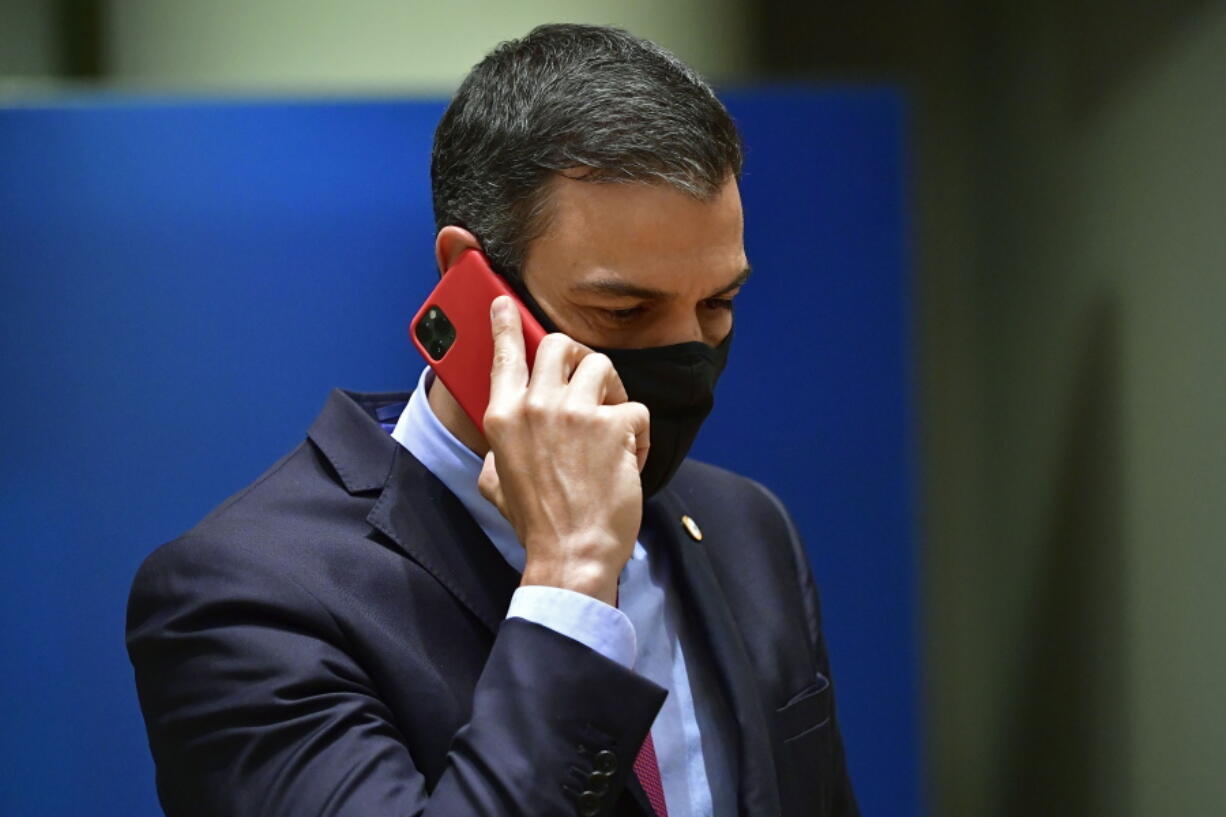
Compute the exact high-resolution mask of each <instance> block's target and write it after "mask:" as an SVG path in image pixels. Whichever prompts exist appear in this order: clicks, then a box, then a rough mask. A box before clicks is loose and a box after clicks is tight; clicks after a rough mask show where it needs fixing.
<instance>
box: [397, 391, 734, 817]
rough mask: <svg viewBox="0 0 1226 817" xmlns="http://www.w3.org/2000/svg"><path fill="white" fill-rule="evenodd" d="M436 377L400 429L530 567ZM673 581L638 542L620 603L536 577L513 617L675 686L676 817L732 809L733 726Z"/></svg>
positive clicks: (667, 710)
mask: <svg viewBox="0 0 1226 817" xmlns="http://www.w3.org/2000/svg"><path fill="white" fill-rule="evenodd" d="M433 380H434V373H433V372H432V371H431V370H430V369H429V368H428V367H427V368H426V370H425V371H424V372H422V376H421V379H420V381H419V382H418V387H417V389H416V390H415V391H414V392H413V394H412V396H411V397H410V399H409V402H408V405H406V406H405V408H404V411H402V412H401V414H400V418H399V420H398V421H397V423H396V426H395V428H394V429H393V430H392V436H393V437H394V438H395V440H396V441H397V442H398V443H400V444H401V445H403V446H404V447H405V448H407V449H408V450H409V453H411V454H412V455H413V456H414V457H416V458H417V459H418V460H419V461H420V462H421V463H422V465H424V466H425V467H426V468H427V469H428V470H429V471H430V472H431V473H433V474H434V475H435V476H436V477H438V478H439V480H440V481H441V482H442V483H443V484H444V485H446V486H447V488H448V489H449V490H450V491H451V492H452V493H453V494H455V495H456V497H457V498H458V499H459V500H460V502H461V503H463V505H464V507H465V508H466V509H467V510H468V512H469V513H470V514H471V515H472V517H473V519H474V520H476V522H477V524H478V525H479V526H480V527H481V529H482V530H483V531H484V532H485V535H486V536H488V537H489V539H490V541H491V542H493V544H494V546H495V547H496V548H497V549H498V552H499V553H501V554H502V556H503V558H504V559H506V560H507V562H508V563H509V564H510V565H511V567H513V568H515V570H517V571H520V572H522V571H523V569H524V549H523V547H522V546H521V545H520V543H519V540H518V539H517V538H516V536H515V531H514V529H513V528H512V527H511V524H510V523H509V522H508V521H507V520H506V519H505V518H504V517H503V516H502V514H501V513H499V512H498V509H497V508H495V507H494V506H493V505H492V504H491V503H490V502H488V501H487V500H486V499H485V497H483V496H481V492H480V491H479V490H478V488H477V477H478V476H479V475H480V473H481V465H482V459H481V458H480V457H478V456H477V455H476V454H475V453H473V452H472V451H471V450H469V449H468V448H467V447H466V446H465V445H464V444H463V443H461V442H460V441H459V440H458V439H456V437H455V435H453V434H452V433H451V432H450V431H448V430H447V428H446V426H444V425H443V424H442V423H441V422H440V421H439V419H438V418H437V417H435V415H434V412H433V410H432V409H431V408H430V401H429V400H428V399H427V390H428V389H429V387H430V385H431V384H432V383H433ZM670 589H671V578H670V575H669V565H668V561H667V560H666V559H665V558H663V556H662V554H652V553H649V552H648V551H647V549H646V548H644V547H643V545H642V544H641V543H639V542H635V543H634V552H633V553H632V554H631V556H630V560H629V561H628V562H627V563H626V567H625V569H624V570H623V571H622V575H621V577H620V579H619V582H618V604H619V605H620V609H618V608H617V607H611V606H609V605H607V604H605V603H604V602H602V601H599V600H598V599H595V598H592V597H591V596H587V595H584V594H582V593H576V592H573V591H570V590H564V589H562V588H558V587H538V586H528V587H520V588H518V589H516V591H515V593H514V595H513V596H512V597H511V605H510V607H509V608H508V609H507V615H506V617H507V618H524V619H527V620H528V621H533V622H535V623H537V624H540V625H542V626H545V627H549V628H550V629H552V630H554V631H556V632H559V633H561V634H562V635H565V636H567V637H569V638H573V639H575V640H576V641H579V642H580V643H582V644H584V645H586V646H588V647H590V648H591V649H593V650H596V651H597V652H599V653H601V654H602V655H604V656H606V657H608V658H610V659H612V660H614V661H617V662H619V663H621V664H622V665H624V666H626V667H630V668H632V669H633V670H634V671H635V672H638V673H639V674H640V675H643V676H644V677H646V678H648V679H650V680H651V681H654V682H655V683H657V684H659V685H660V686H662V687H664V688H665V689H667V690H668V696H667V698H665V700H664V705H663V706H662V707H661V709H660V713H659V715H657V716H656V720H655V723H653V724H652V727H651V737H652V741H653V742H654V744H655V749H656V757H657V760H658V761H659V764H660V781H661V783H662V784H663V786H664V798H665V801H666V803H667V806H668V813H669V817H732V815H735V814H736V808H737V802H736V792H737V786H736V779H735V768H736V767H735V757H734V755H733V750H734V744H733V740H734V739H735V738H734V735H735V733H734V732H733V729H734V727H733V725H732V723H731V718H730V714H729V713H728V712H727V711H726V710H725V709H724V708H723V705H722V702H721V699H720V697H719V694H718V679H717V678H716V677H715V676H714V673H713V671H712V668H711V667H710V666H708V661H706V660H703V659H702V658H701V657H700V656H699V655H698V654H697V653H696V651H693V650H689V649H687V648H686V647H685V645H684V643H683V641H686V640H685V639H682V637H681V634H682V632H683V631H684V630H685V629H686V626H685V621H684V618H683V616H682V610H681V605H680V603H679V602H678V600H677V597H676V593H674V592H668V591H669V590H670ZM688 643H691V644H692V643H693V641H692V640H689V641H688Z"/></svg>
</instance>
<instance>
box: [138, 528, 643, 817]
mask: <svg viewBox="0 0 1226 817" xmlns="http://www.w3.org/2000/svg"><path fill="white" fill-rule="evenodd" d="M127 643H128V651H129V655H130V658H131V660H132V664H133V667H134V669H135V673H136V684H137V692H138V695H139V697H140V703H141V709H142V711H143V712H144V715H145V722H146V727H147V730H148V734H149V743H150V748H151V750H152V752H153V757H154V760H155V763H156V766H157V785H158V794H159V798H160V799H161V802H162V807H163V809H164V810H165V812H166V814H167V815H168V817H188V816H189V815H190V816H192V817H197V816H198V817H204V816H205V815H210V816H211V815H218V816H220V815H226V816H227V817H245V816H246V815H252V816H254V815H262V816H264V817H274V816H275V815H286V816H287V817H288V815H295V817H296V816H297V815H304V814H312V815H315V814H319V815H335V816H336V817H340V815H353V816H354V817H358V816H359V815H360V817H382V816H383V815H388V817H390V815H396V816H397V817H409V816H411V815H421V816H422V817H429V816H432V815H449V817H466V815H482V816H483V817H495V816H496V815H498V816H501V815H540V816H542V817H544V816H545V815H567V817H571V815H574V814H576V813H577V812H578V811H581V809H580V808H579V806H580V805H581V803H579V802H578V801H579V798H580V796H581V795H583V793H584V792H585V791H587V792H588V796H587V801H586V802H587V805H588V806H589V807H592V806H593V805H594V806H595V807H596V811H595V812H594V813H596V814H608V813H609V810H610V808H612V803H613V801H615V800H616V799H617V796H618V793H619V792H620V791H621V788H622V786H623V785H624V783H625V780H626V776H627V774H628V772H629V769H630V767H631V762H632V760H633V758H634V755H635V753H636V751H637V749H638V747H639V745H640V744H641V743H642V741H643V739H644V738H645V736H646V734H647V732H648V729H649V728H650V725H651V722H652V720H654V718H655V715H656V712H657V711H658V710H659V707H660V705H661V703H662V702H663V699H664V690H662V689H661V688H660V687H658V686H656V685H655V684H652V683H651V682H650V681H647V680H646V679H644V678H642V677H641V676H638V675H636V674H634V673H633V672H631V671H630V670H628V669H626V668H625V667H622V666H621V665H619V664H618V663H616V662H615V661H611V660H609V659H607V658H605V657H603V656H601V655H600V654H598V653H596V652H594V651H593V650H591V649H589V648H587V647H585V646H583V645H582V644H580V643H578V642H576V641H574V640H572V639H570V638H567V637H565V636H563V635H560V634H558V633H556V632H554V631H552V630H550V629H548V628H546V627H542V626H540V625H538V624H534V623H532V622H528V621H524V620H521V619H510V620H507V621H504V622H503V623H502V626H501V628H500V630H499V633H498V635H497V638H496V639H495V642H494V646H493V649H492V651H491V653H490V655H489V658H488V661H487V663H486V666H485V668H484V670H483V673H482V675H481V678H480V680H479V681H478V683H477V686H476V690H475V693H474V697H473V703H472V715H471V718H470V720H469V722H468V723H467V724H466V725H465V726H464V727H462V728H461V729H460V730H459V731H458V732H457V733H456V734H455V735H454V736H453V737H452V741H451V749H450V752H449V753H448V757H447V765H446V768H445V770H444V772H443V773H442V775H441V776H439V777H438V778H437V780H436V781H435V785H433V787H430V788H429V789H428V787H427V781H426V779H425V777H424V776H423V774H422V773H421V772H420V771H419V770H418V768H417V766H416V765H415V764H414V762H413V758H412V757H411V755H410V752H409V750H408V748H407V746H408V743H407V741H406V740H405V739H404V736H403V735H401V734H400V733H399V731H398V728H397V726H396V724H395V721H394V719H393V717H392V714H391V712H390V711H389V709H388V708H387V706H386V704H385V703H384V702H383V701H382V700H381V698H380V696H379V693H378V690H377V689H375V687H374V684H373V683H372V682H371V679H370V678H369V677H368V676H367V675H366V673H365V672H364V671H363V669H362V668H361V666H360V665H359V662H358V661H357V660H356V659H355V658H354V656H353V651H352V650H351V649H350V648H349V647H348V645H347V643H346V637H345V633H344V632H343V630H342V628H341V627H340V626H339V624H338V623H337V622H336V621H335V620H334V619H333V618H332V617H331V615H330V614H329V613H328V612H327V611H326V610H325V609H324V608H323V607H322V606H321V605H320V604H319V603H318V601H317V600H316V599H315V597H314V596H313V595H311V594H310V593H309V592H307V591H306V590H305V589H304V588H303V587H302V586H300V585H299V584H298V583H296V582H295V581H294V580H293V579H292V578H291V577H290V575H289V574H288V572H287V571H285V570H283V569H277V568H275V567H273V566H271V565H266V564H263V562H262V561H261V559H260V558H259V557H258V555H257V554H253V553H251V552H247V551H238V550H236V549H235V548H232V547H227V548H218V547H211V546H210V545H209V543H207V542H202V541H199V540H191V539H190V538H185V539H181V540H178V541H176V542H175V543H172V546H167V547H166V548H163V549H161V550H159V551H158V552H156V553H155V554H154V555H153V556H151V557H150V558H149V559H148V560H146V562H145V564H144V565H143V566H142V567H141V569H140V571H139V572H138V574H137V577H136V580H135V582H134V584H133V588H132V593H131V596H130V598H129V604H128V637H127ZM593 689H599V690H600V693H599V694H593V693H592V692H591V690H593ZM420 705H421V706H422V707H429V706H430V705H431V702H430V701H428V700H422V701H421V702H420ZM601 752H608V753H611V755H612V757H613V758H614V759H616V760H617V761H620V762H618V763H616V768H615V769H614V770H613V771H612V772H611V774H608V775H607V776H605V777H604V778H603V779H602V780H603V782H604V783H605V785H604V786H597V787H593V786H591V785H590V783H589V781H590V780H591V773H592V772H593V771H597V770H598V768H597V767H603V768H606V769H607V768H608V757H609V755H603V756H601V757H603V759H604V762H603V763H601V762H600V761H598V760H597V756H598V755H600V753H601ZM593 788H600V789H603V791H602V792H601V794H600V796H598V797H595V803H593V796H592V792H591V789H593Z"/></svg>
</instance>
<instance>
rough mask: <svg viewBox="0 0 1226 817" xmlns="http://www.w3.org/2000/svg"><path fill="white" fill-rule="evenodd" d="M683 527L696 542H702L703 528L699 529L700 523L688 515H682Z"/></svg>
mask: <svg viewBox="0 0 1226 817" xmlns="http://www.w3.org/2000/svg"><path fill="white" fill-rule="evenodd" d="M681 527H683V528H685V532H686V533H688V534H689V535H690V536H691V537H693V539H694V541H695V542H701V541H702V528H700V527H698V523H697V522H695V521H694V518H693V517H691V516H689V515H688V514H682V515H681Z"/></svg>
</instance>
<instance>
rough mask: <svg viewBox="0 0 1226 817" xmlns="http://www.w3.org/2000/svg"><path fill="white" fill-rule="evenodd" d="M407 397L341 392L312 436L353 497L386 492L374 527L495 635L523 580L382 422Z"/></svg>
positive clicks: (374, 511)
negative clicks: (389, 406)
mask: <svg viewBox="0 0 1226 817" xmlns="http://www.w3.org/2000/svg"><path fill="white" fill-rule="evenodd" d="M408 398H409V395H408V394H373V395H365V394H354V393H352V392H344V391H341V390H340V389H337V390H335V391H333V392H332V394H331V396H329V398H328V402H327V404H326V405H325V406H324V410H323V412H321V413H320V415H319V417H318V418H317V419H316V420H315V422H314V424H313V425H312V426H311V430H310V432H308V436H309V437H310V438H311V441H312V442H314V443H315V445H316V446H317V447H318V448H319V449H320V451H321V452H323V454H324V456H325V457H327V458H328V461H329V462H330V463H331V464H332V467H333V468H334V469H335V470H336V472H337V475H338V476H339V478H340V480H341V482H342V484H344V486H345V489H346V490H347V491H349V492H350V493H352V494H359V493H366V492H371V491H375V490H380V491H381V492H380V494H379V498H378V499H377V500H376V501H375V505H374V507H373V508H371V510H370V512H369V513H368V514H367V517H366V520H367V522H369V523H370V525H371V526H372V527H374V528H375V529H376V530H378V531H380V532H382V533H383V534H384V535H386V536H387V537H388V538H389V539H391V540H392V542H394V543H395V544H396V545H397V546H398V547H399V548H400V549H401V550H402V551H404V553H405V554H406V555H408V556H409V558H411V559H412V560H413V561H415V562H417V564H419V565H421V566H422V567H423V568H424V569H425V570H426V571H427V572H429V573H430V574H431V575H432V576H434V578H435V579H436V580H437V581H438V582H439V583H440V584H442V585H443V586H444V587H445V588H447V590H448V591H450V592H451V594H452V595H453V596H455V597H456V599H458V600H459V601H460V603H461V604H463V605H464V606H465V607H466V608H468V610H469V611H470V612H471V613H472V614H473V615H474V616H476V617H477V618H478V619H479V620H480V621H481V622H483V623H484V624H485V626H486V627H488V628H489V629H490V631H491V632H496V631H497V630H498V626H499V624H500V623H501V622H502V619H503V617H504V616H505V615H506V611H507V607H508V606H509V605H510V603H511V594H512V593H514V592H515V588H516V587H517V586H518V585H519V579H520V577H519V574H518V573H517V572H516V571H515V569H514V568H512V567H511V566H510V565H509V564H507V562H506V560H505V559H503V558H502V555H501V554H500V553H498V549H497V548H495V547H494V544H493V543H492V542H490V540H489V538H488V537H486V535H485V533H484V531H482V530H481V527H480V526H479V525H478V524H477V523H476V522H475V521H474V520H473V518H472V517H471V516H470V515H469V513H468V511H467V510H465V509H464V505H463V503H461V502H460V500H459V499H457V498H456V497H455V495H454V494H452V493H451V491H449V490H447V487H446V486H445V485H443V483H442V482H440V481H439V479H438V478H437V477H435V476H434V474H432V473H430V471H429V470H427V469H426V467H425V466H424V465H422V464H421V463H420V462H418V461H417V460H416V459H415V458H414V457H413V455H412V454H410V453H409V452H408V451H406V450H405V449H404V447H403V446H401V445H400V444H399V443H397V442H396V441H395V440H393V439H392V438H391V436H390V435H389V434H388V433H387V432H385V431H384V430H383V429H382V428H381V427H380V426H379V424H378V423H377V422H376V421H375V419H374V417H373V411H374V409H375V407H377V406H379V405H383V404H386V403H391V402H399V403H403V402H406V401H407V400H408Z"/></svg>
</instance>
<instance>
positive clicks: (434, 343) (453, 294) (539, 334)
mask: <svg viewBox="0 0 1226 817" xmlns="http://www.w3.org/2000/svg"><path fill="white" fill-rule="evenodd" d="M499 295H510V296H511V298H512V300H514V302H515V304H516V306H518V307H519V318H520V322H521V323H522V324H523V331H524V352H525V357H526V359H527V362H528V370H529V371H531V370H532V363H533V361H534V360H535V359H536V347H537V346H538V345H540V342H541V339H542V338H544V337H545V335H546V332H545V330H544V329H543V328H542V327H541V325H540V324H539V323H538V322H537V320H536V318H534V317H532V314H531V313H530V312H529V311H528V309H527V307H525V306H524V305H523V303H521V302H520V300H519V298H517V297H516V296H515V293H514V292H513V291H512V290H511V287H510V285H509V284H507V282H506V281H504V280H503V279H502V278H501V277H499V276H498V275H497V274H496V273H495V272H494V271H493V270H492V269H490V266H489V263H488V262H487V261H486V260H485V256H484V255H482V254H481V252H480V251H478V250H475V249H470V250H465V251H464V252H463V253H461V255H460V257H459V259H457V261H456V263H455V264H453V265H452V266H451V267H450V268H449V269H448V270H447V272H445V273H444V274H443V277H442V279H441V280H440V281H439V283H438V286H436V287H435V288H434V291H433V292H431V293H430V297H428V298H427V299H426V302H425V303H424V304H422V307H421V309H419V310H418V311H417V314H416V315H414V316H413V320H412V322H411V323H410V324H409V337H410V338H411V339H412V341H413V345H414V346H416V347H417V351H418V352H420V353H421V355H422V357H424V358H425V359H426V362H427V363H429V364H430V367H431V368H432V369H434V372H435V374H436V375H437V376H438V377H439V378H440V379H441V380H442V381H443V384H444V385H446V386H447V390H448V391H450V392H451V394H452V396H454V397H455V399H456V401H457V402H458V403H459V404H460V407H461V408H462V409H464V412H465V413H466V414H467V415H468V416H469V418H471V419H472V421H473V422H474V423H475V424H476V426H477V428H478V429H480V430H481V432H482V433H485V423H484V419H485V409H486V406H488V405H489V401H490V369H491V367H492V366H493V364H494V335H493V332H492V331H491V329H490V304H491V303H493V301H494V298H496V297H498V296H499ZM431 310H435V311H434V312H432V311H431ZM439 313H441V314H442V316H443V320H440V319H439ZM444 347H445V348H444ZM440 352H441V355H440V356H438V357H436V356H435V355H436V354H440Z"/></svg>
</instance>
